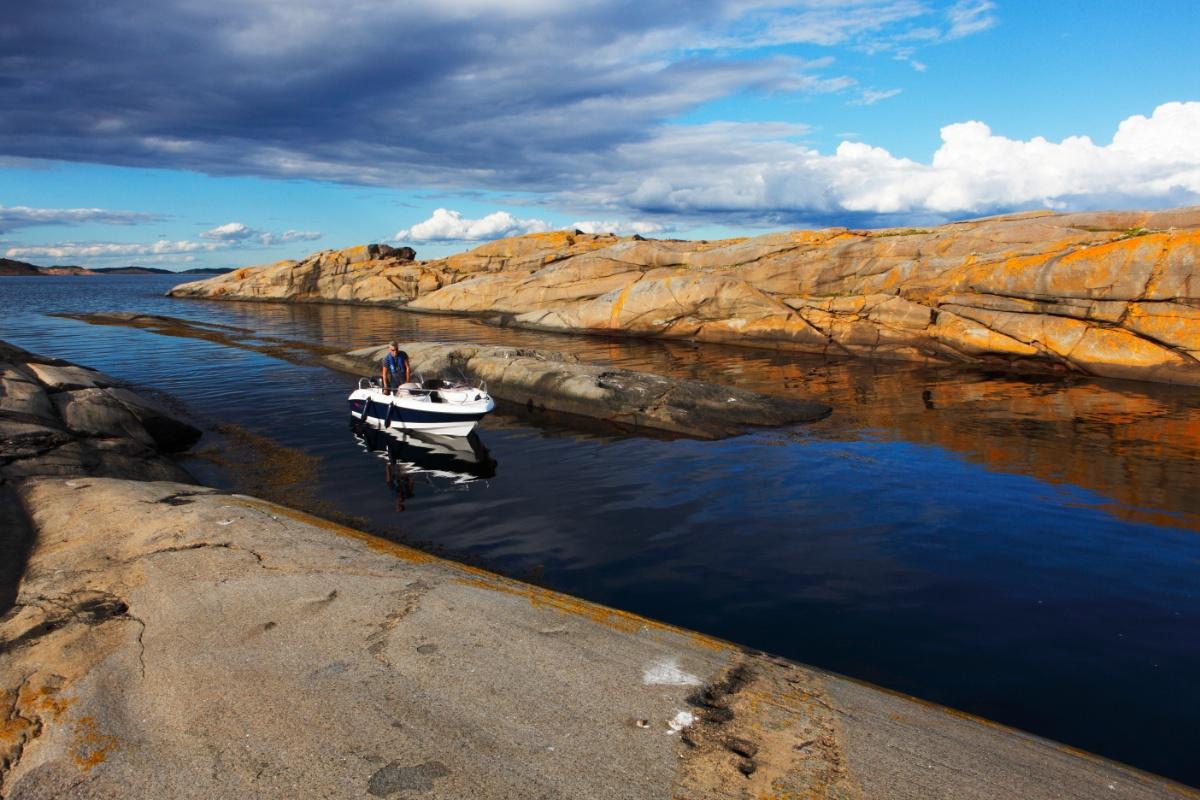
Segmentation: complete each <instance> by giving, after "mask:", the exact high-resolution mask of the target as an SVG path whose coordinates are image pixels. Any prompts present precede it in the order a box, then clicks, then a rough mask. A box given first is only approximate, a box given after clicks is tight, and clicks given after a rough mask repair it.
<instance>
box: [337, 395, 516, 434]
mask: <svg viewBox="0 0 1200 800" xmlns="http://www.w3.org/2000/svg"><path fill="white" fill-rule="evenodd" d="M428 397H429V396H428V395H425V396H422V397H412V398H406V397H399V396H395V395H388V394H384V393H383V392H379V391H373V390H365V389H359V390H357V391H355V392H353V393H352V394H351V395H350V398H349V405H350V413H351V414H352V415H353V416H354V418H355V419H356V420H358V421H360V422H362V423H364V424H366V425H370V426H371V427H374V428H379V429H381V430H411V431H426V432H428V433H436V434H441V435H442V436H466V435H467V434H469V433H470V432H471V431H472V430H474V429H475V426H476V425H478V424H479V420H481V419H483V418H484V416H486V415H487V414H489V413H491V411H492V409H494V408H495V407H496V405H495V403H494V402H493V401H492V399H491V398H490V397H488V396H487V395H482V398H481V399H478V400H472V401H467V402H454V403H439V402H431V401H430V400H429V399H428ZM364 404H365V407H366V413H365V414H364Z"/></svg>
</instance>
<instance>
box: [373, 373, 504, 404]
mask: <svg viewBox="0 0 1200 800" xmlns="http://www.w3.org/2000/svg"><path fill="white" fill-rule="evenodd" d="M421 383H424V381H421ZM358 388H359V389H363V390H371V391H376V392H382V393H384V394H387V395H391V396H392V397H399V396H401V395H400V393H401V392H403V393H404V394H405V395H409V396H411V395H418V396H420V395H424V396H426V397H430V396H432V395H433V394H434V392H444V391H455V390H459V391H463V390H470V389H474V390H477V391H480V392H483V393H484V394H485V395H486V394H487V383H486V382H484V381H480V382H479V385H478V386H472V385H471V384H469V383H466V382H464V383H463V385H462V386H443V387H441V388H438V389H426V388H425V387H423V386H419V385H418V386H397V387H396V388H395V389H389V390H387V391H386V392H384V390H383V386H382V385H381V384H380V382H379V379H378V378H359V379H358ZM442 402H444V403H472V402H475V400H472V399H462V400H453V399H450V398H448V397H445V396H443V397H442Z"/></svg>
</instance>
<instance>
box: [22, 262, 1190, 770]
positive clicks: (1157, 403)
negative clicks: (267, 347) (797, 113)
mask: <svg viewBox="0 0 1200 800" xmlns="http://www.w3.org/2000/svg"><path fill="white" fill-rule="evenodd" d="M172 282H173V281H172V279H171V278H170V277H169V276H168V277H165V278H164V277H158V276H154V277H109V278H4V279H0V307H2V308H3V317H2V318H0V338H3V339H6V340H8V341H11V342H13V343H15V344H18V345H21V346H23V347H26V348H29V349H32V350H36V351H38V352H41V353H45V354H50V355H56V356H60V357H63V358H68V359H71V360H74V361H78V362H81V363H85V364H88V365H90V366H94V367H96V368H99V369H102V370H104V371H106V372H109V373H111V374H113V375H115V376H118V377H120V378H124V379H127V380H131V381H134V382H139V383H143V384H147V385H151V386H154V387H157V388H160V389H163V390H166V391H168V392H171V393H173V394H175V395H176V396H178V397H179V398H181V399H183V400H184V401H185V402H187V403H188V404H189V405H190V406H191V407H192V408H193V409H195V410H196V411H198V412H200V413H201V414H203V415H205V416H207V417H209V418H212V419H217V420H223V421H227V422H232V423H236V424H239V425H242V426H245V427H249V428H251V429H254V430H256V431H259V432H261V433H265V434H267V435H269V436H270V437H272V438H274V439H276V440H277V441H279V442H280V443H282V444H285V445H288V446H290V447H295V448H299V449H302V450H304V451H306V452H308V453H311V454H313V455H315V456H317V457H319V459H320V468H319V475H318V481H317V485H316V486H313V487H312V491H313V492H314V494H316V495H318V496H320V497H321V498H323V499H325V500H328V501H330V502H332V503H333V504H334V506H336V508H337V509H338V510H339V511H341V512H344V513H347V514H352V515H356V516H360V517H364V518H366V519H367V520H369V522H370V524H371V525H372V526H373V527H374V528H375V529H376V530H378V531H380V532H381V533H384V534H385V535H389V536H392V537H395V538H398V539H403V540H406V541H420V542H426V543H428V544H429V545H430V546H433V547H436V548H439V549H441V550H443V551H445V552H448V553H450V554H452V555H455V556H457V557H462V558H468V559H475V560H480V561H482V563H485V564H487V565H489V566H492V567H494V568H497V569H501V570H503V571H505V572H507V573H509V574H513V575H516V576H534V577H536V579H537V580H538V581H540V582H541V583H543V584H545V585H548V586H552V587H554V588H557V589H562V590H565V591H568V592H570V593H572V594H576V595H579V596H583V597H586V598H589V599H592V600H596V601H599V602H602V603H606V604H608V605H612V606H616V607H619V608H623V609H628V610H631V611H635V612H638V613H641V614H645V615H648V616H651V617H655V618H658V619H662V620H665V621H668V622H671V623H674V624H677V625H681V626H685V627H689V628H694V629H698V630H701V631H704V632H706V633H710V634H713V635H716V636H720V637H723V638H726V639H730V640H733V641H736V642H739V643H742V644H746V645H749V646H752V647H756V648H761V649H764V650H768V651H771V652H774V653H779V654H781V655H785V656H788V657H790V658H794V659H797V660H799V661H803V662H807V663H810V664H815V665H818V666H821V667H825V668H828V669H832V670H835V671H838V672H841V673H844V674H847V675H851V676H854V677H858V678H863V679H866V680H870V681H873V682H876V683H879V684H881V685H884V686H887V687H889V688H892V689H896V690H899V691H903V692H908V693H911V694H915V695H917V696H920V697H923V698H926V699H930V700H934V701H937V702H942V703H945V704H947V705H950V706H953V707H956V708H959V709H963V710H967V711H971V712H974V713H978V714H982V715H984V716H987V717H990V718H993V719H996V720H999V721H1001V722H1005V723H1008V724H1010V725H1014V726H1017V727H1019V728H1023V729H1026V730H1030V731H1033V732H1035V733H1039V734H1041V735H1044V736H1048V737H1050V738H1053V739H1057V740H1060V741H1063V742H1066V743H1068V744H1072V745H1075V746H1078V747H1082V748H1085V749H1088V750H1092V751H1095V752H1098V753H1101V754H1104V755H1107V756H1110V757H1112V758H1116V759H1119V760H1122V761H1126V762H1128V763H1131V764H1134V765H1136V766H1139V767H1142V768H1144V769H1148V770H1151V771H1154V772H1158V773H1161V774H1164V775H1168V776H1171V777H1174V778H1177V779H1179V780H1182V781H1184V782H1187V783H1191V784H1194V785H1195V784H1200V760H1198V759H1196V758H1195V747H1194V743H1195V741H1196V735H1195V730H1196V728H1197V725H1198V723H1200V681H1198V680H1197V677H1198V676H1200V577H1198V576H1200V536H1198V533H1200V409H1198V401H1200V392H1197V391H1194V390H1179V389H1170V388H1167V387H1159V386H1153V385H1140V384H1134V383H1125V384H1121V383H1099V382H1090V381H1081V380H1074V381H1068V380H1059V379H1056V380H1022V379H1016V378H1012V377H1008V376H1003V375H989V374H986V373H978V372H967V371H948V370H931V369H926V368H919V367H914V366H912V365H903V364H894V365H888V364H868V363H864V362H844V363H828V362H825V361H822V360H820V359H815V358H799V357H796V356H794V355H781V354H777V353H770V352H764V351H753V350H742V349H737V348H724V347H715V346H694V345H688V344H666V343H661V342H657V343H656V342H634V341H609V340H603V339H593V338H585V337H567V336H556V335H552V334H534V333H522V332H514V331H507V330H495V329H492V328H488V327H486V326H483V325H481V324H479V323H476V322H474V321H468V320H457V319H447V318H439V317H429V316H423V315H422V316H418V315H406V314H402V313H399V312H392V311H387V310H382V309H356V308H349V307H341V306H288V305H282V304H249V303H216V302H205V301H184V300H171V299H167V298H164V297H162V296H161V294H162V292H163V291H164V290H165V289H166V288H167V287H168V286H169V285H171V283H172ZM56 310H62V311H98V310H136V311H142V312H147V313H158V314H168V315H174V316H180V317H185V318H189V319H196V320H205V321H211V322H220V323H225V324H233V325H239V326H243V327H247V328H252V329H254V330H256V331H259V332H263V333H270V334H276V335H278V334H283V335H287V336H291V337H294V338H296V339H299V340H304V341H309V342H319V343H323V344H333V345H338V346H345V347H346V348H347V349H348V348H350V347H352V346H362V345H365V344H371V343H378V342H380V341H383V340H385V339H387V338H392V337H393V336H395V337H397V338H401V339H407V338H424V339H444V340H473V341H481V342H496V343H501V342H502V343H516V344H521V345H529V346H537V347H543V348H547V349H556V350H567V351H570V352H575V353H578V354H580V355H581V356H583V357H585V358H588V359H591V360H594V361H602V362H606V363H613V364H616V365H619V366H625V367H631V368H642V369H652V370H655V371H659V372H666V373H669V374H675V375H687V376H692V377H704V378H708V379H712V380H717V381H719V382H725V383H730V384H736V385H740V386H744V387H747V388H751V389H757V390H762V391H770V392H775V393H780V394H789V393H796V394H801V395H806V396H817V397H820V398H823V399H825V400H827V401H828V402H830V403H831V404H832V405H834V406H835V408H836V411H835V414H834V415H833V416H832V417H831V418H830V419H828V420H826V421H824V422H821V423H818V424H816V425H812V426H806V427H798V428H794V429H789V430H769V431H761V432H756V433H752V434H749V435H746V436H741V437H737V438H733V439H727V440H724V441H720V442H700V441H691V440H675V441H670V440H661V439H651V438H643V437H634V436H614V435H599V434H597V433H595V432H592V433H576V432H572V431H571V430H570V429H568V428H565V427H563V426H562V425H561V424H557V423H547V424H543V423H538V422H531V421H528V420H521V419H516V418H502V417H497V418H495V419H489V420H487V421H486V422H485V425H484V426H483V429H482V430H481V432H480V437H479V441H478V443H477V444H476V448H475V450H474V451H470V452H467V453H458V454H448V453H444V452H443V453H429V452H426V451H423V450H422V449H421V447H418V446H417V445H415V444H414V445H411V446H401V448H400V450H399V451H397V452H393V453H392V454H391V455H392V457H393V458H394V459H395V466H391V465H390V464H389V458H388V453H387V452H386V450H385V449H381V450H376V451H371V450H370V445H371V444H376V445H378V444H379V443H378V442H373V443H372V442H365V441H363V440H362V438H361V437H358V436H356V434H355V433H354V432H353V431H352V430H351V429H350V426H349V424H348V421H347V419H346V414H345V398H346V394H347V393H348V389H349V386H348V383H349V381H348V380H347V378H346V377H345V376H343V375H340V374H336V373H332V372H329V371H327V370H324V369H317V368H308V367H299V366H295V365H292V364H289V363H285V362H283V361H279V360H276V359H274V358H271V357H268V356H264V355H261V354H259V353H254V352H247V351H244V350H239V349H233V348H227V347H224V346H220V345H217V344H213V343H210V342H205V341H198V340H193V339H180V338H171V337H165V336H161V335H157V334H153V333H149V332H146V331H140V330H130V329H125V328H116V327H100V326H92V325H87V324H84V323H80V322H74V321H68V320H62V319H56V318H53V317H48V316H46V312H48V311H56ZM417 366H418V367H419V365H417ZM393 450H395V448H393Z"/></svg>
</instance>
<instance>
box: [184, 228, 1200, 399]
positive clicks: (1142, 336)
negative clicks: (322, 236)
mask: <svg viewBox="0 0 1200 800" xmlns="http://www.w3.org/2000/svg"><path fill="white" fill-rule="evenodd" d="M1198 253H1200V208H1186V209H1174V210H1170V211H1158V212H1097V213H1084V214H1055V213H1051V212H1030V213H1025V214H1015V215H1009V216H1002V217H989V218H984V219H978V220H971V221H967V222H959V223H953V224H950V225H944V226H941V227H937V228H930V229H915V228H893V229H885V230H873V231H856V230H847V229H844V228H830V229H825V230H819V231H792V232H785V233H771V234H767V235H764V236H758V237H754V238H748V239H728V240H724V241H716V242H697V241H669V240H642V239H640V238H637V237H634V238H620V237H616V236H605V235H592V234H582V233H571V232H565V231H560V232H556V233H549V234H532V235H529V236H521V237H515V238H512V239H503V240H500V241H496V242H491V243H489V244H486V245H483V246H482V247H478V248H476V249H474V250H471V251H469V252H467V253H462V254H459V255H454V256H450V257H448V258H443V259H436V260H431V261H416V260H414V259H413V258H412V257H411V251H408V250H407V249H405V250H404V251H398V250H393V249H392V248H389V247H386V246H383V245H370V246H362V247H357V248H352V249H350V250H343V251H326V252H322V253H318V254H316V255H313V256H310V257H308V258H306V259H304V260H303V261H299V262H290V261H289V262H281V263H279V264H275V265H269V266H263V267H250V268H246V269H242V270H238V271H236V272H233V273H230V274H228V275H223V276H220V277H217V278H212V279H209V280H205V281H199V282H195V283H189V284H184V285H182V286H179V287H177V288H176V289H174V290H173V294H175V295H177V296H187V297H211V298H229V299H275V300H295V301H309V302H351V303H378V304H386V305H394V306H397V307H406V308H409V309H412V310H421V311H433V312H444V313H470V314H482V315H485V316H489V317H493V318H497V319H499V320H501V321H503V322H504V323H505V324H509V325H513V326H518V327H526V328H535V329H544V330H561V331H571V332H580V333H598V334H622V335H635V336H655V337H670V338H682V339H694V340H698V341H710V342H726V343H731V344H742V345H750V346H755V347H770V348H779V349H795V350H800V351H805V352H814V353H822V354H829V355H854V356H865V357H875V358H889V359H906V360H920V361H929V362H938V363H956V362H958V363H969V364H984V365H989V366H996V367H1003V368H1010V369H1018V370H1034V371H1061V372H1078V373H1084V374H1089V375H1097V376H1104V377H1113V378H1130V379H1138V380H1151V381H1161V382H1168V383H1181V384H1189V385H1200V360H1198V358H1200V269H1198V268H1197V254H1198Z"/></svg>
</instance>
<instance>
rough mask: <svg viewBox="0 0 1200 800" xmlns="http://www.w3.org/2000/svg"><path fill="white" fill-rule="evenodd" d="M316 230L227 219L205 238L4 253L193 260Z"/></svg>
mask: <svg viewBox="0 0 1200 800" xmlns="http://www.w3.org/2000/svg"><path fill="white" fill-rule="evenodd" d="M321 236H322V234H320V233H317V232H315V231H296V230H289V231H285V232H283V233H266V232H263V231H260V230H257V229H255V228H251V227H248V226H246V225H243V224H242V223H240V222H229V223H226V224H224V225H218V226H217V227H215V228H212V229H210V230H207V231H204V232H203V233H201V234H200V238H202V239H205V240H207V241H201V242H197V241H191V240H188V239H179V240H174V241H171V240H167V239H160V240H158V241H156V242H55V243H53V244H42V245H17V246H13V247H9V248H8V249H7V250H5V251H4V254H5V255H6V256H7V257H9V258H53V259H60V260H61V259H87V260H94V261H99V262H102V263H107V262H112V261H114V260H118V259H128V258H137V259H138V260H139V261H141V262H143V263H154V262H174V261H192V260H194V258H195V256H193V255H188V254H192V253H215V252H220V251H232V250H243V249H246V248H253V247H255V246H257V245H262V246H268V247H269V246H272V245H277V244H286V243H288V242H294V241H311V240H313V239H319V238H321Z"/></svg>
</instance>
